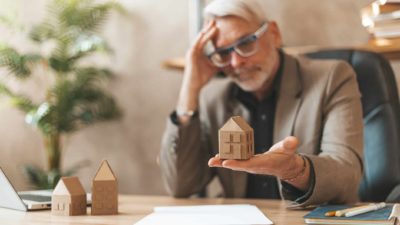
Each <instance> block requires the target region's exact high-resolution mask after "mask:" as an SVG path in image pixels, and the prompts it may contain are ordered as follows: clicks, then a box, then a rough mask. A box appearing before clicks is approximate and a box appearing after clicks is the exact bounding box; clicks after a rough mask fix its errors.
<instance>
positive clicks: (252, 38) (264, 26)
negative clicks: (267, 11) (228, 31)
mask: <svg viewBox="0 0 400 225" xmlns="http://www.w3.org/2000/svg"><path fill="white" fill-rule="evenodd" d="M267 30H268V22H265V23H263V24H262V25H261V27H260V28H258V29H257V30H256V31H255V32H254V33H253V34H250V35H247V36H246V37H243V38H241V39H239V40H237V41H236V42H235V43H233V44H231V45H229V46H227V47H224V48H218V49H215V48H214V49H215V50H214V51H212V52H211V53H209V54H207V57H208V59H209V60H210V61H211V62H212V63H213V64H214V65H215V66H217V67H225V66H227V65H229V63H230V60H228V61H227V62H226V63H221V62H217V61H215V60H213V56H214V55H215V54H219V53H220V52H226V53H229V54H232V52H233V51H235V52H236V53H237V54H238V55H240V56H241V57H250V56H252V55H254V54H255V53H256V52H258V50H259V48H258V43H256V44H257V45H256V47H255V50H254V51H252V52H249V53H243V52H242V51H241V50H240V49H239V48H238V46H239V45H241V44H243V43H244V42H248V41H257V40H258V39H259V38H260V37H261V36H262V35H263V34H264V33H265V32H266V31H267Z"/></svg>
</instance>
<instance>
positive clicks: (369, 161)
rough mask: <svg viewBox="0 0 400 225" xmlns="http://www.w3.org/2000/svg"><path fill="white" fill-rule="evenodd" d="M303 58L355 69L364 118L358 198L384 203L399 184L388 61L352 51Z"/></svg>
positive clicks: (395, 104) (395, 102) (398, 120)
mask: <svg viewBox="0 0 400 225" xmlns="http://www.w3.org/2000/svg"><path fill="white" fill-rule="evenodd" d="M306 55H307V56H308V57H310V58H318V59H340V60H344V61H346V62H348V63H349V64H350V65H351V66H352V67H353V69H354V70H355V72H356V74H357V81H358V84H359V88H360V92H361V94H362V99H361V101H362V108H363V116H364V177H363V180H362V183H361V186H360V189H359V196H360V200H361V201H372V202H378V201H385V200H386V198H387V196H388V195H389V194H390V193H391V192H392V190H393V189H394V188H395V187H396V186H397V185H398V184H400V104H399V96H398V92H397V86H396V80H395V77H394V73H393V70H392V68H391V66H390V64H389V62H388V61H387V60H386V59H385V58H384V57H383V56H382V55H380V54H377V53H374V52H368V51H361V50H352V49H340V50H338V49H336V50H321V51H318V52H313V53H308V54H306ZM396 189H398V188H396Z"/></svg>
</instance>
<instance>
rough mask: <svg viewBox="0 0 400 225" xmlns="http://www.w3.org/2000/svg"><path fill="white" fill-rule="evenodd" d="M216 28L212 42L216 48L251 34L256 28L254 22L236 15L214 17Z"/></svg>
mask: <svg viewBox="0 0 400 225" xmlns="http://www.w3.org/2000/svg"><path fill="white" fill-rule="evenodd" d="M216 26H217V29H218V32H217V35H216V37H215V38H214V40H213V42H214V43H215V45H216V47H217V48H220V47H224V46H228V45H230V44H232V43H234V42H235V41H237V40H239V39H241V38H243V37H245V36H247V35H249V34H252V33H253V32H255V31H256V30H257V28H258V26H257V23H256V22H249V21H246V20H244V19H241V18H238V17H223V18H219V19H216Z"/></svg>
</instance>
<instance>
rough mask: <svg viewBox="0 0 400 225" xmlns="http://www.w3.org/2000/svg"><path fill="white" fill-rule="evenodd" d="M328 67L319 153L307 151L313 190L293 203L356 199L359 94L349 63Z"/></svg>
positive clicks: (359, 174) (359, 165) (360, 152)
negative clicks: (312, 171)
mask: <svg viewBox="0 0 400 225" xmlns="http://www.w3.org/2000/svg"><path fill="white" fill-rule="evenodd" d="M332 67H333V68H332V69H331V70H330V72H329V74H328V79H327V82H326V88H325V89H324V91H325V93H324V101H323V109H322V110H323V112H322V113H323V121H322V124H323V126H322V129H323V130H322V135H321V136H322V137H321V145H320V146H321V149H320V153H319V154H318V155H307V157H308V158H309V159H310V161H311V163H312V166H313V168H314V173H315V180H314V182H315V183H314V184H315V186H314V190H313V192H312V194H311V196H310V197H309V198H308V199H307V200H305V201H304V202H302V203H300V204H299V203H296V202H294V204H293V206H295V207H296V206H308V205H318V204H322V203H326V202H331V203H350V202H356V201H358V197H357V196H358V188H359V185H360V182H361V178H362V173H363V120H362V119H363V115H362V107H361V94H360V92H359V88H358V83H357V80H356V75H355V73H354V71H353V69H352V68H351V66H350V65H348V64H347V63H344V62H340V63H335V64H334V66H332Z"/></svg>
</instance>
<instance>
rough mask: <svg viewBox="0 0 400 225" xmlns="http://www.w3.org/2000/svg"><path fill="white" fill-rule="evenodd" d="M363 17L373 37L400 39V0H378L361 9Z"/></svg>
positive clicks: (365, 25)
mask: <svg viewBox="0 0 400 225" xmlns="http://www.w3.org/2000/svg"><path fill="white" fill-rule="evenodd" d="M361 19H362V24H363V26H364V27H366V29H367V30H368V32H369V33H370V34H371V35H372V39H398V40H400V0H376V1H374V2H372V3H371V4H369V5H367V6H365V7H364V8H362V9H361Z"/></svg>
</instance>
